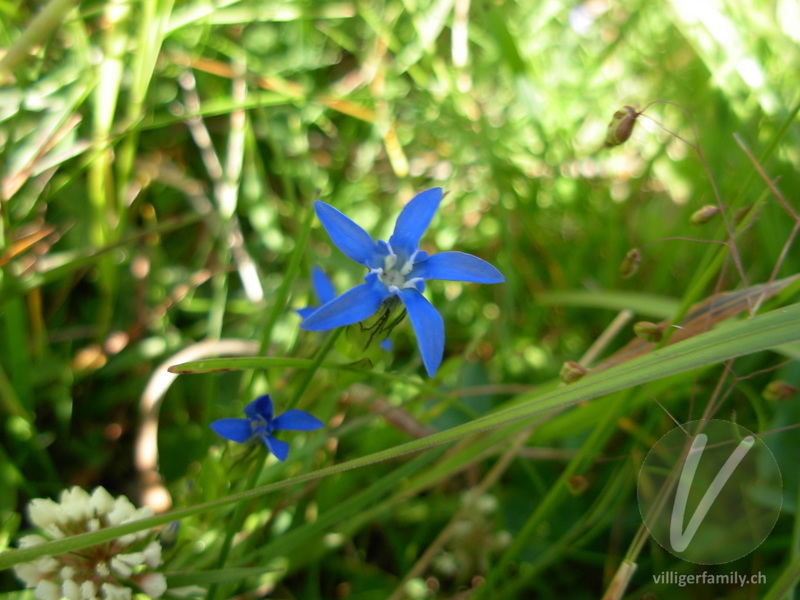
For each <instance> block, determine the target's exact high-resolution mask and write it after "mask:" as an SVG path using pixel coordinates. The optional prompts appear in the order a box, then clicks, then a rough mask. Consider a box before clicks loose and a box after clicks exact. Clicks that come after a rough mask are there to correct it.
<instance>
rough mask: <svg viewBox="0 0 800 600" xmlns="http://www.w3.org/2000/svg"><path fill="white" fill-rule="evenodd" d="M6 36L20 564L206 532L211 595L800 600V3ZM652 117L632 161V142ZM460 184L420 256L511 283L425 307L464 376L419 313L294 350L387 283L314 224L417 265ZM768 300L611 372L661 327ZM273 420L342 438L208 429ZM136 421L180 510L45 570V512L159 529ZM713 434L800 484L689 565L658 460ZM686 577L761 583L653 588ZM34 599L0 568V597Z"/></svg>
mask: <svg viewBox="0 0 800 600" xmlns="http://www.w3.org/2000/svg"><path fill="white" fill-rule="evenodd" d="M0 12H1V13H2V14H3V19H2V24H0V214H2V227H0V416H1V417H2V435H0V551H2V553H0V568H7V567H9V566H11V565H12V564H14V563H15V562H19V561H21V560H23V559H25V560H27V559H30V558H31V557H33V556H37V555H42V554H43V553H51V552H52V553H57V552H64V551H68V550H75V549H79V548H82V547H86V546H87V545H90V544H94V543H98V542H99V541H101V540H109V539H114V538H115V537H117V536H119V535H122V534H123V533H124V532H130V531H134V530H139V529H142V528H145V527H152V526H156V525H162V524H166V523H169V522H171V521H173V520H175V519H178V518H180V519H181V530H180V535H179V539H178V542H177V544H176V545H175V546H174V548H172V549H171V550H169V551H165V553H164V558H165V565H164V567H163V570H164V571H165V572H167V573H168V579H169V582H170V585H171V586H172V587H175V586H180V585H186V584H187V583H193V584H196V585H200V586H202V587H203V588H204V589H207V590H210V591H209V592H208V593H207V595H208V596H209V597H216V598H229V597H233V596H236V595H240V594H244V596H243V597H265V595H267V596H269V597H275V598H302V599H304V600H305V599H308V600H314V599H328V598H353V599H359V600H361V599H371V598H375V599H385V598H392V599H394V600H399V599H402V598H442V599H445V598H462V597H471V598H512V599H513V598H543V599H549V598H564V597H567V598H570V599H572V598H575V599H578V600H580V599H582V598H600V597H604V594H606V595H605V597H606V598H609V599H610V598H643V597H649V596H647V594H655V596H656V597H659V598H685V597H690V598H698V599H700V598H712V597H727V598H771V599H776V600H778V599H780V600H784V599H788V598H797V597H798V595H797V594H798V592H797V591H796V589H795V588H796V586H797V583H798V581H800V570H798V567H797V565H798V557H800V519H798V516H797V506H798V499H800V478H799V477H798V474H797V473H798V472H797V469H796V454H797V448H798V445H799V444H800V438H799V437H798V436H799V435H800V433H798V424H799V423H800V411H799V410H798V408H797V407H798V402H797V400H798V398H797V396H795V397H794V398H793V399H792V400H789V401H787V402H774V401H770V400H767V399H765V398H764V397H763V396H762V391H763V389H764V388H765V387H766V386H767V385H768V384H769V383H770V382H773V381H776V380H779V381H784V382H786V383H787V384H789V385H790V386H795V387H800V367H798V363H797V360H798V358H800V349H799V346H800V329H799V328H800V313H798V292H799V291H800V286H799V285H798V284H797V283H796V282H795V281H794V280H793V279H790V278H791V277H792V276H793V275H795V274H797V273H798V272H800V261H798V256H800V254H798V252H797V245H796V243H794V244H793V242H794V241H795V240H794V236H795V234H796V233H797V230H798V229H800V225H798V219H797V216H796V215H797V214H798V213H800V205H798V202H797V199H796V197H795V194H794V191H795V190H796V189H798V186H800V176H798V173H797V169H796V165H797V163H798V160H800V128H798V122H797V114H798V110H800V94H799V93H798V88H797V83H796V68H795V65H797V64H800V49H799V47H798V45H797V37H796V36H797V31H800V16H798V15H797V14H796V11H794V12H793V9H792V6H791V2H783V3H781V2H779V3H775V6H774V7H772V6H767V5H765V4H763V3H758V2H751V1H748V0H735V1H733V2H728V3H713V2H703V3H700V2H697V3H685V2H674V3H669V4H665V3H660V2H657V3H652V2H644V1H642V0H625V1H623V2H615V3H608V5H606V4H604V3H595V2H593V3H586V4H584V5H577V4H572V3H566V2H558V1H554V2H541V3H525V2H520V3H512V2H508V1H505V2H502V1H501V2H471V3H468V2H465V1H464V0H452V1H448V0H441V1H440V0H431V1H428V0H418V1H412V0H403V1H396V0H390V1H388V2H366V1H360V2H312V1H310V0H296V1H287V2H272V1H262V2H251V1H250V0H242V1H239V2H233V1H230V0H226V1H224V2H214V3H211V2H204V1H188V2H183V1H182V2H172V1H163V0H142V1H141V2H130V3H129V2H123V1H117V2H108V1H106V2H102V1H101V2H90V3H70V2H63V1H61V0H51V2H50V3H49V4H47V5H46V6H34V5H32V4H30V3H23V4H21V5H15V4H12V3H5V4H3V3H0ZM793 36H794V37H793ZM2 49H5V50H2ZM653 101H665V102H658V103H655V104H652V105H650V106H649V107H648V108H647V110H646V113H645V116H643V117H639V119H638V120H637V123H636V125H635V127H634V131H633V135H632V136H631V138H630V139H629V140H628V141H627V142H625V143H624V144H623V145H621V146H618V147H615V148H603V141H604V139H605V135H606V127H607V124H608V122H609V121H610V119H611V116H612V115H613V114H614V112H615V111H617V110H618V109H620V108H621V107H623V106H625V105H631V106H634V107H636V108H638V109H642V108H644V107H645V106H647V105H648V104H650V103H651V102H653ZM654 120H655V121H654ZM656 122H657V123H656ZM659 124H660V125H659ZM771 182H774V183H771ZM433 186H441V187H443V188H444V189H445V191H446V196H445V198H444V200H443V202H442V206H441V208H440V211H439V213H438V214H437V216H436V217H435V218H434V221H433V223H432V224H431V227H430V228H429V230H428V232H427V233H426V235H425V237H424V238H423V247H424V248H425V249H426V250H428V251H446V250H451V249H452V250H460V251H463V252H468V253H472V254H475V255H477V256H480V257H481V258H483V259H485V260H487V261H489V262H491V263H492V264H494V265H495V266H497V267H498V268H499V269H500V270H501V271H502V272H503V274H504V275H505V278H506V283H504V284H501V285H492V286H490V285H483V286H478V285H473V284H459V283H451V282H432V283H431V284H429V285H428V287H427V294H426V295H427V296H428V298H429V299H430V300H431V301H432V303H433V304H434V305H435V306H436V307H437V308H438V309H439V311H440V312H441V314H442V316H443V318H444V322H445V329H446V332H447V341H446V347H445V360H444V362H443V364H442V367H441V368H440V370H439V372H438V374H437V376H436V377H435V378H433V379H431V378H428V377H427V376H426V374H425V370H424V368H423V367H422V364H421V360H420V357H419V351H418V348H417V345H416V340H415V338H414V335H413V332H412V330H411V326H410V324H409V323H408V322H407V320H406V321H405V322H403V323H402V324H401V325H399V326H398V327H397V328H396V329H395V330H394V332H393V334H392V341H393V343H394V349H393V351H392V352H391V353H387V352H384V351H378V349H377V348H369V349H368V350H367V351H366V352H365V351H364V348H363V342H364V340H363V339H362V338H361V337H360V336H359V335H358V333H357V332H356V331H354V330H355V329H356V328H351V330H348V331H346V332H342V333H341V334H340V335H337V334H317V333H313V332H305V331H302V330H300V329H299V327H298V325H299V322H300V319H299V317H297V315H296V314H295V313H294V310H293V309H295V308H299V307H303V306H307V305H308V304H310V303H311V302H312V301H313V295H312V292H311V290H310V281H309V279H310V277H309V275H310V271H311V267H312V266H313V265H314V264H318V265H320V266H322V267H323V268H324V269H325V270H326V272H328V273H329V274H331V276H332V278H333V281H334V284H335V286H336V288H337V289H338V290H340V291H343V290H345V289H348V288H349V287H352V286H353V285H356V284H357V283H359V282H360V280H361V278H362V277H363V271H362V270H361V269H360V268H359V267H358V266H356V265H354V264H353V263H352V262H351V261H349V260H348V259H347V258H346V257H344V256H343V255H342V254H341V252H339V251H338V250H337V249H336V248H335V247H333V246H332V244H331V243H330V240H329V239H328V237H327V235H326V234H325V232H324V230H323V229H322V228H321V226H320V224H319V221H318V219H317V218H316V216H315V214H314V211H313V209H312V204H313V201H314V200H315V199H316V198H320V199H322V200H324V201H326V202H328V203H330V204H332V205H334V206H336V207H337V208H338V209H340V210H341V211H343V212H344V213H346V214H348V215H349V216H351V217H352V218H353V219H354V220H355V221H357V222H358V223H360V224H361V225H362V226H364V227H365V229H366V230H367V231H369V232H370V233H371V234H373V235H374V236H375V237H378V238H383V239H386V237H387V236H388V235H390V233H391V224H392V223H393V221H394V218H395V216H396V215H397V213H398V211H399V210H400V208H401V207H402V205H403V204H404V203H405V202H406V201H408V200H409V199H410V198H411V197H412V196H413V195H414V194H415V193H417V192H419V191H421V190H423V189H427V188H429V187H433ZM773 188H774V189H773ZM775 192H777V194H776V193H775ZM709 204H711V205H717V206H719V207H721V208H722V209H723V211H722V214H720V215H717V217H716V218H715V219H714V220H712V221H711V222H709V223H707V224H705V225H702V226H696V225H692V224H691V223H690V221H689V220H690V217H691V215H692V214H693V213H694V212H695V211H697V210H698V209H700V208H701V207H703V206H704V205H709ZM746 207H751V209H750V210H749V212H747V216H745V217H744V218H742V219H738V218H737V213H738V214H739V215H741V214H743V209H745V208H746ZM723 217H724V218H723ZM632 248H640V249H641V253H642V261H641V265H640V267H639V270H638V272H637V273H636V274H635V275H634V276H632V277H630V278H623V277H622V276H621V275H620V272H619V268H620V264H621V263H622V261H623V259H624V258H625V256H626V254H627V253H628V251H629V250H630V249H632ZM768 281H781V289H780V290H775V291H774V293H771V295H769V296H764V297H763V298H762V297H761V291H762V288H756V289H755V290H752V291H751V292H750V293H749V294H748V293H742V294H741V295H740V296H738V297H737V299H735V300H730V297H729V301H730V305H731V306H732V309H731V311H730V312H729V313H728V314H726V315H724V317H709V318H706V316H707V315H708V314H711V313H710V312H708V313H707V312H705V311H702V312H701V315H700V317H697V315H696V314H695V315H694V316H695V317H697V318H694V319H693V320H692V321H691V323H684V324H683V326H684V330H683V331H682V330H679V329H667V330H666V331H667V333H668V337H670V339H671V341H673V342H674V341H676V340H678V339H681V338H685V339H681V341H677V343H674V344H667V343H664V344H661V345H660V346H659V347H657V348H649V347H648V348H646V349H645V351H644V352H643V353H640V354H641V355H639V356H635V357H633V356H630V355H626V358H625V359H624V360H622V359H613V358H612V359H611V360H609V359H610V358H611V357H612V355H613V354H614V353H615V352H616V351H618V350H620V349H621V348H622V347H623V346H625V345H626V344H627V343H628V342H629V341H630V340H631V339H633V330H632V325H633V323H634V322H636V321H640V320H645V321H661V320H667V321H669V322H670V323H679V322H681V321H683V318H684V317H685V316H686V315H687V314H690V308H691V307H692V306H693V305H694V304H696V303H698V302H702V301H704V300H705V299H707V298H709V297H710V296H712V295H713V294H715V293H718V292H723V291H730V290H740V291H741V290H748V289H749V288H754V287H755V286H757V285H759V284H762V283H766V282H768ZM625 310H630V311H632V313H633V314H632V316H631V317H629V318H628V319H627V321H626V320H625V319H624V318H622V319H620V320H619V321H617V322H616V323H617V324H615V325H614V326H613V327H611V330H609V325H610V324H611V323H612V321H614V320H615V317H617V315H618V314H619V313H620V311H625ZM751 313H752V314H751ZM687 333H688V335H687ZM598 340H601V341H600V342H599V343H597V342H598ZM199 342H202V344H199ZM582 360H583V361H584V362H585V363H586V366H588V367H589V375H588V376H587V377H586V378H584V379H582V380H581V381H579V382H577V383H573V384H570V385H568V386H563V385H562V384H561V383H560V381H559V379H558V375H559V371H560V369H561V367H562V365H563V364H564V362H566V361H582ZM177 365H181V366H180V367H176V368H175V369H173V372H174V373H178V372H180V373H183V374H181V375H178V376H177V377H173V376H171V375H168V374H167V372H166V366H177ZM606 366H607V368H606ZM592 367H594V372H593V371H592ZM148 382H150V385H151V386H160V387H159V388H158V390H157V391H154V390H155V389H156V388H154V387H148ZM146 390H147V391H146ZM266 392H268V393H270V394H271V395H272V397H273V399H274V400H275V402H276V405H277V406H278V407H279V411H280V412H282V411H283V410H286V409H287V408H290V407H294V406H296V407H298V408H301V409H303V410H307V411H310V412H312V413H313V414H314V415H316V416H317V417H319V418H320V419H322V420H323V421H325V422H326V423H327V424H328V426H327V427H326V428H325V429H324V430H322V431H320V432H310V433H308V434H286V435H283V439H286V440H287V441H289V442H290V443H291V448H292V449H291V452H290V456H289V460H288V461H287V462H286V463H278V462H276V461H275V460H274V459H272V458H270V459H269V460H267V461H266V462H265V461H264V460H263V459H264V456H265V455H264V453H263V452H262V451H261V449H260V448H258V449H257V451H256V452H249V453H248V452H247V451H246V450H243V449H242V448H241V447H234V446H235V445H233V444H231V445H227V444H226V443H223V440H221V439H220V438H218V437H217V436H216V435H215V434H214V433H213V432H212V431H211V430H210V429H209V427H208V424H209V423H210V422H211V421H213V420H215V419H219V418H225V417H234V416H239V414H240V412H241V409H242V407H243V406H244V405H245V404H246V403H247V402H248V401H250V400H251V399H252V398H254V397H255V396H256V395H258V394H260V393H266ZM143 403H150V404H149V405H148V406H150V407H151V408H152V407H153V406H155V410H156V412H155V413H153V414H154V415H155V416H156V418H157V420H158V437H157V444H158V451H159V473H160V477H161V479H162V481H163V484H164V486H165V488H166V490H167V491H168V492H169V496H170V497H171V501H172V509H171V512H167V513H165V514H163V515H158V516H156V517H154V518H152V519H150V520H148V521H146V522H141V523H134V524H131V525H125V526H122V527H120V528H119V529H114V530H108V531H104V532H99V533H97V534H87V535H86V536H83V537H80V536H78V537H74V538H67V539H65V540H61V541H57V542H53V544H52V545H51V546H43V547H40V548H37V549H33V550H27V551H24V552H20V553H17V552H16V551H14V550H13V548H15V546H16V540H17V539H18V538H19V536H20V535H22V534H23V533H24V532H25V531H27V530H28V529H29V524H28V523H27V521H26V518H25V514H24V513H25V505H26V504H27V502H28V501H30V500H31V499H33V498H41V497H55V496H57V495H58V493H59V492H60V491H61V490H62V489H64V488H66V487H69V486H72V485H81V486H83V487H85V488H92V487H95V486H97V485H103V486H105V487H106V488H107V489H108V490H109V491H110V492H112V493H113V494H114V495H119V494H127V495H128V496H130V497H131V498H134V499H137V500H138V499H140V494H141V493H142V491H143V484H142V477H143V474H142V467H141V465H139V466H137V463H136V461H135V455H136V454H135V453H136V447H137V446H136V443H137V439H138V436H139V435H140V433H141V414H142V412H141V411H142V410H144V409H143V408H142V407H143ZM701 416H704V417H715V418H719V419H727V420H731V421H735V422H737V423H739V424H741V425H743V426H744V427H747V428H748V429H750V430H751V431H753V432H755V433H757V434H758V435H759V436H760V437H761V438H762V439H763V440H764V441H765V442H766V443H767V444H768V446H769V447H770V449H771V450H772V452H773V454H774V455H775V458H776V461H777V463H778V466H779V467H780V469H781V472H782V475H783V490H782V499H783V504H782V508H781V512H780V517H779V519H778V521H777V524H776V526H775V529H774V530H773V531H772V533H771V534H770V535H769V537H768V538H767V539H766V541H765V542H764V543H763V544H762V545H760V546H759V547H758V548H757V549H756V550H755V551H753V552H752V553H751V554H749V555H747V556H746V557H744V558H742V559H740V560H739V561H736V562H734V563H729V564H725V565H718V566H704V565H696V564H693V563H689V562H685V561H681V560H679V559H677V558H675V557H674V556H672V555H671V554H669V553H668V552H666V551H664V550H663V549H662V548H661V547H660V546H659V545H658V544H657V543H656V542H655V541H653V540H652V539H650V538H649V536H648V534H647V530H646V529H645V528H644V525H643V523H642V518H641V516H640V514H639V508H638V504H637V488H636V485H637V474H638V470H639V468H640V466H641V463H642V460H643V456H644V455H645V454H646V452H647V451H648V450H649V448H650V447H652V446H653V444H654V443H655V442H656V440H658V439H659V438H660V437H661V435H663V434H664V433H666V432H667V431H668V430H669V429H671V428H672V427H674V426H675V422H676V421H677V422H679V423H684V422H688V421H691V420H693V419H697V418H700V417H701ZM423 436H424V437H423ZM773 492H774V493H778V492H777V491H775V490H773ZM6 550H8V552H5V551H6ZM631 565H635V567H636V568H635V570H633V569H631V568H630V567H631ZM672 570H674V571H677V572H681V573H686V574H696V573H702V572H704V571H708V572H711V573H729V572H731V571H737V572H739V573H745V574H751V573H763V574H764V575H765V577H766V583H762V584H758V585H748V586H745V587H744V588H742V589H738V588H735V587H733V586H726V585H724V584H705V585H694V586H687V587H685V588H679V587H678V586H675V585H673V586H669V585H664V584H656V583H654V580H653V575H657V574H659V573H662V572H664V571H672ZM575 573H580V575H579V576H577V577H576V575H575ZM482 582H483V583H484V585H483V586H481V585H480V584H481V583H482ZM612 582H614V583H613V584H612ZM617 584H622V585H621V586H620V587H615V586H616V585H617ZM19 589H20V584H19V582H18V581H17V580H16V579H15V578H14V576H13V574H12V572H11V571H10V570H2V571H0V598H32V597H33V596H32V593H30V592H19V591H17V590H19Z"/></svg>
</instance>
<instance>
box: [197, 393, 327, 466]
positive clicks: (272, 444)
mask: <svg viewBox="0 0 800 600" xmlns="http://www.w3.org/2000/svg"><path fill="white" fill-rule="evenodd" d="M244 414H245V415H247V418H246V419H219V420H218V421H214V422H213V423H211V429H213V430H214V431H215V432H216V433H218V434H219V435H221V436H222V437H224V438H225V439H227V440H231V441H232V442H238V443H239V444H243V443H245V442H247V441H249V440H251V439H252V438H253V437H255V436H259V437H260V438H261V441H263V442H264V444H265V445H266V446H267V448H269V451H270V452H272V453H273V454H274V455H275V457H276V458H277V459H278V460H281V461H283V460H286V457H287V456H288V454H289V444H288V443H286V442H282V441H281V440H279V439H276V438H275V436H274V435H273V432H275V431H311V430H313V429H319V428H320V427H324V426H325V425H324V423H323V422H322V421H320V420H319V419H317V418H316V417H314V416H312V415H310V414H308V413H307V412H306V411H304V410H298V409H296V408H295V409H292V410H287V411H286V412H285V413H283V414H282V415H281V416H279V417H277V418H274V419H273V418H272V399H271V398H270V397H269V394H265V395H263V396H259V397H258V398H256V399H255V400H253V401H252V402H251V403H250V404H248V405H247V406H245V407H244Z"/></svg>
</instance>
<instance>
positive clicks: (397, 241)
mask: <svg viewBox="0 0 800 600" xmlns="http://www.w3.org/2000/svg"><path fill="white" fill-rule="evenodd" d="M441 200H442V188H438V187H437V188H431V189H429V190H425V191H424V192H420V193H419V194H417V195H416V196H414V197H413V198H412V199H411V201H410V202H409V203H408V204H406V205H405V206H404V207H403V210H402V211H401V212H400V216H399V217H397V223H396V224H395V226H394V233H392V237H390V238H389V243H390V244H391V245H392V250H394V252H395V254H397V255H398V256H399V257H400V260H401V261H403V262H405V261H406V260H408V259H409V258H411V255H412V254H414V252H415V251H416V250H417V248H418V247H419V240H420V238H421V237H422V234H423V233H425V230H426V229H427V228H428V225H430V223H431V219H433V215H435V214H436V209H437V208H439V202H440V201H441Z"/></svg>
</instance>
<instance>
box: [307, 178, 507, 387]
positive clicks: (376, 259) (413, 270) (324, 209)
mask: <svg viewBox="0 0 800 600" xmlns="http://www.w3.org/2000/svg"><path fill="white" fill-rule="evenodd" d="M441 199H442V189H441V188H431V189H429V190H425V191H424V192H421V193H419V194H417V195H416V196H415V197H414V198H412V199H411V201H410V202H409V203H408V204H406V205H405V207H404V208H403V210H402V211H401V212H400V216H398V218H397V222H396V223H395V227H394V232H393V233H392V236H391V237H390V238H389V241H388V242H385V241H383V240H378V241H377V242H376V241H374V240H373V239H372V237H371V236H370V235H369V234H368V233H367V232H366V231H364V229H362V228H361V226H359V225H358V224H356V223H355V222H353V221H352V220H351V219H350V218H349V217H347V216H346V215H344V214H343V213H341V212H340V211H338V210H337V209H335V208H333V207H332V206H330V205H328V204H326V203H324V202H322V201H319V200H317V201H316V202H315V203H314V208H315V209H316V211H317V216H318V217H319V220H320V222H321V223H322V226H323V227H324V228H325V231H327V232H328V235H329V236H330V237H331V240H332V241H333V243H334V244H335V245H336V246H337V247H338V248H339V250H341V251H342V252H343V253H344V255H345V256H347V257H348V258H349V259H351V260H353V261H355V262H357V263H359V264H361V265H364V266H365V267H366V268H367V269H369V272H368V273H367V275H366V277H365V278H364V280H365V283H363V284H361V285H358V286H356V287H354V288H353V289H351V290H348V291H347V292H345V293H344V294H342V295H341V296H337V297H335V298H332V299H331V300H329V301H328V302H326V303H324V304H323V305H322V306H321V307H319V308H318V309H316V310H315V311H313V312H312V313H310V314H308V316H306V317H305V319H304V320H303V322H302V324H301V325H300V327H301V328H303V329H308V330H311V331H325V330H328V329H334V328H336V327H343V326H345V325H352V324H353V323H358V322H360V321H363V320H364V319H367V318H369V317H370V316H372V315H373V314H375V312H377V310H378V309H379V308H380V306H381V304H383V302H385V301H386V300H388V299H389V298H390V297H392V296H397V297H399V298H400V300H401V301H402V302H403V304H404V306H405V309H406V311H407V312H408V316H409V318H410V319H411V325H412V327H413V328H414V333H415V335H416V336H417V343H418V344H419V349H420V353H421V354H422V362H423V364H424V365H425V370H426V371H427V372H428V375H430V376H431V377H433V376H434V375H435V374H436V370H437V369H438V368H439V365H440V364H441V363H442V357H443V355H444V322H443V321H442V317H441V315H439V313H438V311H437V310H436V309H435V308H434V307H433V305H431V303H430V302H428V301H427V300H426V299H425V296H423V295H422V292H424V291H425V282H426V281H428V280H429V279H442V280H445V281H464V282H471V283H502V282H503V281H505V279H504V278H503V275H502V274H501V273H500V271H498V270H497V269H496V268H495V267H493V266H492V265H490V264H489V263H487V262H486V261H484V260H481V259H480V258H478V257H476V256H472V255H471V254H465V253H463V252H440V253H439V254H435V255H433V256H428V255H427V254H426V253H425V252H424V251H422V250H420V249H419V241H420V239H421V238H422V234H423V233H425V230H426V229H427V228H428V225H429V224H430V222H431V219H433V216H434V214H436V210H437V209H438V208H439V203H440V202H441ZM301 316H302V315H301Z"/></svg>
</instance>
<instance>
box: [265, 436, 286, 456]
mask: <svg viewBox="0 0 800 600" xmlns="http://www.w3.org/2000/svg"><path fill="white" fill-rule="evenodd" d="M261 439H262V440H263V441H264V443H265V444H266V446H267V448H269V451H270V452H272V453H273V454H274V455H275V458H277V459H278V460H280V461H284V460H286V457H287V456H289V444H288V443H287V442H283V441H281V440H279V439H276V438H274V437H272V436H271V435H262V436H261Z"/></svg>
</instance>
